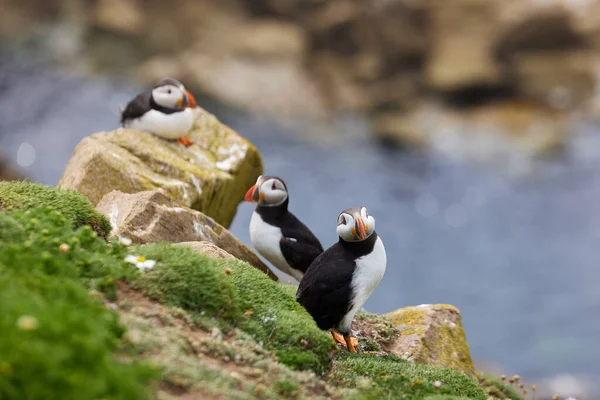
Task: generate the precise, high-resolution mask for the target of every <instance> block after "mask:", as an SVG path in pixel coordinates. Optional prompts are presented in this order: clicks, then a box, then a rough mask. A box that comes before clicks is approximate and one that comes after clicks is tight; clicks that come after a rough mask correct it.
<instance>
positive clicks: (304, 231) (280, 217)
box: [256, 199, 323, 272]
mask: <svg viewBox="0 0 600 400" xmlns="http://www.w3.org/2000/svg"><path fill="white" fill-rule="evenodd" d="M288 203H289V199H286V200H285V202H283V203H282V204H281V205H279V206H275V207H260V206H259V207H256V212H257V213H258V214H259V215H260V217H261V218H262V220H263V221H264V222H265V223H267V224H269V225H272V226H276V227H278V228H279V229H281V234H282V235H283V239H281V241H280V242H279V248H280V249H281V253H282V254H283V256H284V257H285V259H286V261H287V262H288V264H289V265H290V266H291V267H292V268H294V269H297V270H299V271H302V272H305V271H306V270H307V269H308V267H309V266H310V264H311V263H312V262H313V261H314V260H315V258H317V257H318V256H319V255H320V254H321V253H323V246H322V245H321V242H319V239H317V238H316V236H315V235H314V234H313V233H312V232H311V231H310V229H308V227H307V226H306V225H304V224H303V223H302V221H300V220H299V219H298V218H296V216H295V215H294V214H292V213H291V212H289V211H288ZM290 238H291V239H295V240H290Z"/></svg>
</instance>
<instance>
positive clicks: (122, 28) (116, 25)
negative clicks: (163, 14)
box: [93, 0, 144, 35]
mask: <svg viewBox="0 0 600 400" xmlns="http://www.w3.org/2000/svg"><path fill="white" fill-rule="evenodd" d="M93 15H94V19H93V23H94V24H95V25H96V26H98V27H101V28H104V29H107V30H113V31H116V32H120V33H125V34H130V35H135V34H139V33H140V30H141V28H142V27H143V24H144V16H143V13H142V10H141V4H140V3H139V2H137V1H136V0H100V1H98V2H96V4H95V7H94V11H93Z"/></svg>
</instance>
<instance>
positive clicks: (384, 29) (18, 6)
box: [0, 0, 600, 154]
mask: <svg viewBox="0 0 600 400" xmlns="http://www.w3.org/2000/svg"><path fill="white" fill-rule="evenodd" d="M0 5H1V6H2V9H3V12H2V15H1V16H0V35H1V36H4V37H7V36H8V37H14V36H23V35H25V36H27V35H34V36H35V35H41V36H44V37H45V38H46V39H45V40H48V41H50V42H52V47H53V48H55V53H56V54H55V55H57V56H58V59H59V61H62V62H63V63H65V64H68V66H69V68H70V69H71V70H73V69H76V70H79V71H82V72H90V73H96V72H107V71H108V72H111V73H114V74H119V75H125V76H127V77H133V78H136V79H138V80H140V81H142V82H148V83H149V82H153V81H155V80H156V79H158V78H160V77H162V76H164V75H172V76H176V77H178V78H180V79H182V80H184V81H185V82H186V84H187V85H188V86H191V87H192V88H194V89H195V90H198V91H201V92H203V93H205V94H208V95H210V96H212V97H214V98H216V99H218V100H220V101H222V102H224V103H226V104H228V105H231V106H234V107H236V108H239V109H244V110H248V111H251V112H253V113H259V114H263V115H268V116H274V117H278V118H307V117H308V118H322V117H326V116H328V115H330V114H331V113H334V112H341V111H352V112H359V113H362V114H364V115H366V116H367V118H368V119H369V121H370V122H371V125H372V127H373V130H374V133H375V134H376V135H377V136H378V137H380V138H383V139H386V140H391V141H392V142H393V143H397V144H400V145H402V146H424V145H425V146H428V147H429V146H431V145H432V144H433V145H434V146H433V147H434V148H435V147H440V146H435V143H437V142H438V141H439V138H438V137H437V136H435V137H434V136H431V135H430V134H429V132H430V129H428V127H424V126H423V124H422V123H419V122H418V120H423V115H425V119H431V120H433V121H435V120H437V118H429V115H428V114H426V113H427V111H428V110H430V109H431V108H432V107H434V108H436V107H438V106H439V104H441V105H443V106H444V109H445V111H444V112H445V115H444V118H442V119H443V120H444V121H445V122H444V123H446V122H447V120H452V119H454V120H456V121H455V122H454V123H459V124H467V125H469V126H470V127H471V128H472V129H470V130H476V129H477V128H478V126H479V125H478V124H480V123H481V120H483V121H484V123H485V124H488V125H497V126H499V129H496V130H497V131H499V132H501V135H503V134H506V133H508V135H507V136H508V138H507V143H509V144H510V146H517V147H516V148H517V149H520V150H525V151H526V152H529V153H532V154H538V153H544V152H547V151H549V150H555V149H559V148H561V146H562V145H563V144H564V142H565V140H566V138H567V136H568V130H569V124H568V123H567V122H568V119H566V116H568V115H569V114H570V113H572V112H573V111H574V110H577V111H578V112H580V111H582V110H583V111H588V112H589V111H595V109H597V108H598V107H597V102H590V100H591V99H593V98H594V97H595V96H596V85H597V70H598V65H599V64H598V60H599V58H598V54H599V50H600V17H598V15H600V0H578V1H567V0H564V1H559V0H554V1H553V0H547V1H531V0H504V1H501V2H499V1H495V0H445V1H441V0H422V1H409V0H369V1H365V0H331V1H324V0H205V1H202V2H197V1H195V0H175V1H171V2H168V3H167V2H163V1H158V0H146V1H141V0H96V1H83V0H51V1H48V0H43V1H42V0H25V1H22V0H19V1H17V0H0ZM40 22H43V23H44V24H42V25H40ZM33 26H36V27H38V28H36V31H35V32H32V31H31V29H32V28H31V27H33ZM39 26H46V27H47V28H42V29H40V28H39ZM83 49H85V51H83ZM489 103H491V104H499V105H500V108H501V110H500V111H489V107H490V106H489ZM515 104H517V105H519V104H527V105H526V106H525V107H519V106H515ZM465 107H466V108H467V110H468V111H466V112H467V114H466V115H465V111H464V109H465ZM480 107H485V108H483V109H480ZM506 109H516V110H518V111H516V112H504V111H503V110H506ZM469 110H470V111H469ZM424 113H425V114H424ZM473 115H476V117H475V118H474V119H475V120H476V121H475V122H473V121H472V120H473ZM431 124H432V122H431V121H429V122H428V124H426V125H431ZM512 125H517V129H515V130H513V131H510V127H511V126H512ZM545 126H551V128H550V132H548V133H547V135H546V136H547V138H545V139H543V140H539V137H538V135H537V133H536V132H539V131H540V129H539V128H540V127H545ZM438 127H439V126H438ZM468 130H469V129H467V131H468ZM436 131H439V129H436ZM515 138H516V140H514V139H515ZM469 139H470V137H469V136H466V137H465V138H463V140H469ZM522 143H525V147H524V148H523V147H522V146H521V144H522ZM442 147H443V146H442Z"/></svg>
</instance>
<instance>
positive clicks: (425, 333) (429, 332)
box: [385, 304, 475, 378]
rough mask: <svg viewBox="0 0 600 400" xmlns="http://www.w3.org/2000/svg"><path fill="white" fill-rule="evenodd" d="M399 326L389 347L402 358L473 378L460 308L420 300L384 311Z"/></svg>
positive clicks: (473, 372) (472, 368) (473, 371)
mask: <svg viewBox="0 0 600 400" xmlns="http://www.w3.org/2000/svg"><path fill="white" fill-rule="evenodd" d="M385 317H387V318H389V319H390V320H391V321H392V322H393V323H394V325H395V326H396V327H397V328H398V329H399V332H398V336H397V338H396V339H395V341H393V342H392V344H391V345H390V347H389V348H390V351H391V352H392V353H393V354H395V355H397V356H398V357H401V358H403V359H406V360H411V361H414V362H417V363H422V364H428V365H436V366H439V367H445V368H452V369H455V370H458V371H461V372H463V373H464V374H465V375H467V376H469V377H470V378H475V369H474V367H473V361H472V360H471V352H470V350H469V345H468V344H467V338H466V336H465V330H464V328H463V325H462V318H461V316H460V311H458V309H457V308H456V307H454V306H451V305H448V304H435V305H431V304H423V305H420V306H415V307H405V308H401V309H399V310H396V311H393V312H391V313H389V314H386V315H385Z"/></svg>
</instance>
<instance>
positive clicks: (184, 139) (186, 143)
mask: <svg viewBox="0 0 600 400" xmlns="http://www.w3.org/2000/svg"><path fill="white" fill-rule="evenodd" d="M177 141H178V142H179V143H181V144H182V145H184V146H185V147H190V146H191V145H193V144H194V143H193V142H192V141H191V140H190V139H188V138H187V137H185V136H182V137H180V138H179V139H177Z"/></svg>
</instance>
